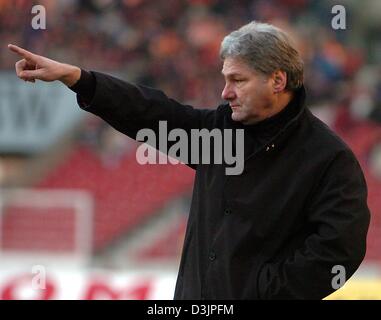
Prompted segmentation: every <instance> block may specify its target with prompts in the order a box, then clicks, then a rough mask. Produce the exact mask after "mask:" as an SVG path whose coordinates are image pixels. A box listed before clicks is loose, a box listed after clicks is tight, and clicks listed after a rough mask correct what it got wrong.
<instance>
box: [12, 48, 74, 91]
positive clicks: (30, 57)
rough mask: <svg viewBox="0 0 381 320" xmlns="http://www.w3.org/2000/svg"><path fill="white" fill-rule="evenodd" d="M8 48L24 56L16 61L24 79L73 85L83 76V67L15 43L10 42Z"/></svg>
mask: <svg viewBox="0 0 381 320" xmlns="http://www.w3.org/2000/svg"><path fill="white" fill-rule="evenodd" d="M8 48H9V49H10V50H11V51H12V52H14V53H16V54H18V55H19V56H20V57H21V58H22V59H21V60H19V61H17V62H16V73H17V76H18V77H19V78H20V79H22V80H24V81H29V82H35V81H36V80H42V81H46V82H51V81H56V80H58V81H61V82H62V83H64V84H65V85H67V86H68V87H71V86H73V85H74V84H75V83H76V82H77V81H78V80H79V78H80V76H81V69H80V68H78V67H76V66H72V65H69V64H65V63H60V62H58V61H54V60H51V59H48V58H46V57H43V56H39V55H37V54H34V53H32V52H29V51H27V50H25V49H22V48H20V47H18V46H15V45H13V44H9V45H8Z"/></svg>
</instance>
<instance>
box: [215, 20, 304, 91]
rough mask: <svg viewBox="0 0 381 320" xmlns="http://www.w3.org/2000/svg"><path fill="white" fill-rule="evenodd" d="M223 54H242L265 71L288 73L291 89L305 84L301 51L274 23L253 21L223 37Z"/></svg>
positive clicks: (222, 55) (260, 70) (235, 55)
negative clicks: (299, 51)
mask: <svg viewBox="0 0 381 320" xmlns="http://www.w3.org/2000/svg"><path fill="white" fill-rule="evenodd" d="M220 57H221V58H222V59H223V60H225V59H226V58H228V57H233V58H240V59H242V60H243V61H244V62H246V63H247V64H248V65H249V66H250V67H252V68H253V69H254V70H256V71H258V72H260V73H262V74H265V75H271V74H272V73H273V72H274V71H277V70H282V71H284V72H286V74H287V85H286V89H288V90H291V91H294V90H296V89H298V88H300V87H301V86H302V85H303V61H302V59H301V57H300V55H299V53H298V51H297V50H296V49H295V48H294V47H293V46H292V44H291V41H290V39H289V37H288V36H287V35H286V34H285V33H284V32H283V31H282V30H280V29H279V28H277V27H275V26H273V25H271V24H267V23H258V22H251V23H248V24H246V25H244V26H243V27H241V28H240V29H238V30H236V31H233V32H232V33H230V34H229V35H227V36H226V37H225V38H224V40H223V41H222V43H221V49H220Z"/></svg>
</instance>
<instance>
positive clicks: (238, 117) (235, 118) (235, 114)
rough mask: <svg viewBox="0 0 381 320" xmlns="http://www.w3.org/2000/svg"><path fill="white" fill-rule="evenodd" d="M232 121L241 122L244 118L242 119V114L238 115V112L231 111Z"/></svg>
mask: <svg viewBox="0 0 381 320" xmlns="http://www.w3.org/2000/svg"><path fill="white" fill-rule="evenodd" d="M232 120H233V121H238V122H242V121H244V120H245V117H243V116H242V114H240V113H239V112H235V111H233V113H232Z"/></svg>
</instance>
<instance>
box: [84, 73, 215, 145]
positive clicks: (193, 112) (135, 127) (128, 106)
mask: <svg viewBox="0 0 381 320" xmlns="http://www.w3.org/2000/svg"><path fill="white" fill-rule="evenodd" d="M92 74H93V76H94V77H95V81H96V87H95V94H94V97H93V99H92V101H91V102H90V103H89V104H86V103H85V102H84V101H83V100H81V97H80V96H77V101H78V104H79V106H80V107H81V108H82V109H83V110H86V111H88V112H91V113H93V114H95V115H97V116H99V117H101V118H102V119H103V120H105V121H106V122H107V123H109V124H110V125H111V126H112V127H114V128H115V129H116V130H118V131H120V132H122V133H124V134H126V135H127V136H129V137H130V138H132V139H136V135H137V133H138V131H139V130H141V129H151V130H153V131H154V132H155V134H156V136H157V137H159V122H160V121H166V127H167V130H168V132H169V131H170V130H172V129H183V130H185V132H186V133H187V134H188V137H189V133H190V131H191V129H202V128H212V125H213V121H214V117H215V110H210V109H196V108H193V107H191V106H189V105H183V104H180V103H179V102H177V101H175V100H173V99H171V98H168V97H167V96H166V95H165V94H164V93H163V92H162V91H160V90H156V89H153V88H149V87H146V86H139V85H134V84H131V83H128V82H125V81H122V80H120V79H117V78H114V77H112V76H109V75H106V74H103V73H99V72H92ZM173 143H174V142H173ZM173 143H172V144H173ZM170 144H171V143H169V144H168V148H169V147H170ZM189 150H190V149H189ZM162 151H163V152H165V151H166V150H162Z"/></svg>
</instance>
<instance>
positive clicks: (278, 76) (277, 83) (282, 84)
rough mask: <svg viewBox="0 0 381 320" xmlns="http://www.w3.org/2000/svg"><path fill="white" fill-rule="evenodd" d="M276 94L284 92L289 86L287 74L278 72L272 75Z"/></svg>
mask: <svg viewBox="0 0 381 320" xmlns="http://www.w3.org/2000/svg"><path fill="white" fill-rule="evenodd" d="M272 82H273V89H274V93H280V92H282V91H283V90H284V89H285V88H286V86H287V73H286V72H285V71H281V70H277V71H275V72H274V73H273V74H272Z"/></svg>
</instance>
